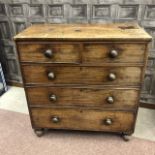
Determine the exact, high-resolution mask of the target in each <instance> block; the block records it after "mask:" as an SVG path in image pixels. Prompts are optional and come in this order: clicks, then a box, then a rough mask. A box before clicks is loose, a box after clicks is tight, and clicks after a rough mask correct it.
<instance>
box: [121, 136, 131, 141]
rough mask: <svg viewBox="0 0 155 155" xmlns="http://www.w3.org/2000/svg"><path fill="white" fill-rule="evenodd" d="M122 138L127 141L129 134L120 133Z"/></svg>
mask: <svg viewBox="0 0 155 155" xmlns="http://www.w3.org/2000/svg"><path fill="white" fill-rule="evenodd" d="M122 138H123V140H124V141H126V142H128V141H130V140H131V135H128V134H122Z"/></svg>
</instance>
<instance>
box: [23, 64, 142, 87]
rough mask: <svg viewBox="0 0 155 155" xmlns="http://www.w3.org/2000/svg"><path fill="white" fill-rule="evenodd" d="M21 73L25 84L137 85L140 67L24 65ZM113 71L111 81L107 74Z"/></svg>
mask: <svg viewBox="0 0 155 155" xmlns="http://www.w3.org/2000/svg"><path fill="white" fill-rule="evenodd" d="M22 68H23V74H24V78H25V82H26V83H27V84H41V83H46V84H109V85H113V84H117V85H139V84H140V80H141V69H142V68H140V67H115V66H113V67H77V66H76V67H75V66H74V67H68V66H67V67H64V66H62V67H59V66H54V67H52V66H51V65H44V66H43V65H42V66H41V65H24V66H23V67H22ZM49 72H53V73H54V74H55V79H53V80H50V79H49V78H48V76H47V75H48V73H49ZM110 73H114V74H115V75H116V80H114V81H111V80H109V79H108V75H109V74H110Z"/></svg>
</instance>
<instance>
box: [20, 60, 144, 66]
mask: <svg viewBox="0 0 155 155" xmlns="http://www.w3.org/2000/svg"><path fill="white" fill-rule="evenodd" d="M20 63H22V64H21V65H22V66H26V65H42V66H46V65H51V66H63V67H65V66H70V67H74V66H75V67H76V66H77V67H78V66H79V67H109V66H114V67H115V66H116V67H117V66H125V67H130V66H131V67H133V66H135V67H143V66H144V63H130V62H129V63H128V62H126V63H120V62H119V63H117V62H109V63H108V62H107V63H99V64H98V63H81V62H79V63H64V62H41V61H40V62H35V61H20Z"/></svg>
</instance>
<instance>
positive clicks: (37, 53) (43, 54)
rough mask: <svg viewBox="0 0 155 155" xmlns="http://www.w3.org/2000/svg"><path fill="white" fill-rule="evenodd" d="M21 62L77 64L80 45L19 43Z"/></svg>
mask: <svg viewBox="0 0 155 155" xmlns="http://www.w3.org/2000/svg"><path fill="white" fill-rule="evenodd" d="M17 46H18V51H19V57H20V60H21V61H23V62H51V63H52V62H53V63H79V61H80V53H79V51H80V50H81V49H80V45H79V44H76V43H72V44H69V43H66V44H65V43H55V44H53V43H39V42H38V43H35V42H34V43H33V42H32V43H24V42H23V43H19V44H18V45H17Z"/></svg>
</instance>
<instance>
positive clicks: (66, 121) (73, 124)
mask: <svg viewBox="0 0 155 155" xmlns="http://www.w3.org/2000/svg"><path fill="white" fill-rule="evenodd" d="M31 112H32V121H33V123H34V125H35V128H55V129H73V130H92V131H108V132H128V131H131V130H132V127H133V123H134V113H132V112H128V111H124V112H123V111H101V110H85V109H65V108H64V109H62V108H61V109H59V108H51V109H48V108H42V109H41V108H32V109H31Z"/></svg>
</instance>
